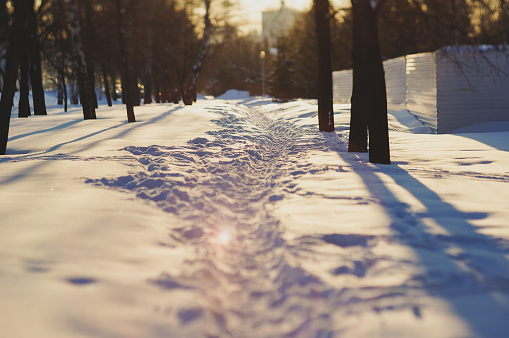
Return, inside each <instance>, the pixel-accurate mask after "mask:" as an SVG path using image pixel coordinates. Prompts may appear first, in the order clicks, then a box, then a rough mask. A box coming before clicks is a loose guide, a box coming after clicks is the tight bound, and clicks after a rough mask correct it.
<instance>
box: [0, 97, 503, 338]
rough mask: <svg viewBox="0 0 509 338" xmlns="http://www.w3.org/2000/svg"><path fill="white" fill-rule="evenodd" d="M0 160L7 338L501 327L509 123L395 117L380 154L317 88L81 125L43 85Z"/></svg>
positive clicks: (119, 113)
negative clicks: (352, 146) (385, 156)
mask: <svg viewBox="0 0 509 338" xmlns="http://www.w3.org/2000/svg"><path fill="white" fill-rule="evenodd" d="M48 106H50V107H51V108H50V110H49V115H48V116H32V117H30V118H28V119H18V118H17V113H16V111H14V112H13V117H12V120H11V130H10V139H9V143H8V150H7V155H5V156H2V157H0V217H1V218H0V219H1V221H0V223H1V225H0V314H1V316H0V336H2V337H51V338H53V337H503V336H505V335H507V332H509V321H508V320H507V318H509V208H508V207H507V206H508V202H509V153H508V152H509V142H508V140H509V126H508V125H507V123H505V122H504V123H484V124H480V125H476V126H470V127H466V128H463V129H461V130H458V131H457V133H453V134H443V135H435V134H431V133H430V130H429V129H428V128H426V127H424V126H423V125H422V124H421V123H420V122H419V121H418V120H416V119H415V118H414V117H413V116H412V115H410V114H408V112H406V111H398V112H390V115H389V124H390V129H391V131H390V136H391V151H392V161H393V164H392V165H390V166H388V165H374V164H370V163H369V162H368V158H367V154H357V153H348V152H347V139H348V123H349V106H348V105H336V106H335V111H336V114H335V120H336V132H335V133H320V132H319V131H318V130H317V117H316V111H317V106H316V102H315V101H295V102H290V103H285V104H276V103H273V102H271V100H270V99H267V98H252V97H251V98H250V97H247V95H246V93H239V92H229V93H227V94H225V96H223V97H222V99H207V100H206V99H202V100H198V102H197V103H196V104H195V105H193V106H184V105H173V104H153V105H147V106H142V107H136V119H137V121H138V122H136V123H131V124H128V123H127V122H126V116H125V115H126V114H125V108H124V106H122V105H115V106H114V107H111V108H109V107H107V106H104V105H101V106H100V108H99V109H98V110H97V116H98V119H97V120H87V121H84V120H83V118H82V113H81V110H80V108H79V107H72V109H71V111H70V112H69V113H64V112H63V110H62V108H61V107H58V106H56V104H55V100H54V98H52V97H49V98H48Z"/></svg>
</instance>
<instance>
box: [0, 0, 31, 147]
mask: <svg viewBox="0 0 509 338" xmlns="http://www.w3.org/2000/svg"><path fill="white" fill-rule="evenodd" d="M13 3H14V23H13V27H12V33H11V41H10V44H9V49H8V52H7V60H6V67H5V77H4V86H3V88H2V97H1V98H0V155H5V151H6V150H7V140H8V139H9V124H10V121H11V110H12V103H13V100H14V93H15V91H16V78H17V77H18V68H19V57H20V49H21V45H20V44H21V42H22V41H23V36H26V26H25V25H24V24H23V21H24V20H25V18H23V17H22V15H21V14H22V13H21V11H20V8H19V7H20V0H14V1H13Z"/></svg>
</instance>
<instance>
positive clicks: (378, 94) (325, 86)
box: [270, 0, 509, 164]
mask: <svg viewBox="0 0 509 338" xmlns="http://www.w3.org/2000/svg"><path fill="white" fill-rule="evenodd" d="M505 1H506V0H450V1H447V2H444V1H439V0H351V7H349V8H348V9H343V10H341V12H342V16H341V17H340V18H339V20H330V18H332V17H336V14H337V13H338V11H334V10H333V9H332V7H331V6H330V4H329V1H328V0H315V1H314V6H313V8H312V9H311V10H310V11H309V12H308V13H305V14H303V15H302V17H301V18H300V19H299V20H298V21H297V23H296V24H295V26H294V27H293V29H292V30H290V32H289V34H288V36H286V37H281V38H280V42H279V44H280V46H281V47H282V48H281V50H282V52H283V53H282V54H281V55H278V59H277V63H276V65H275V70H274V72H273V74H272V76H271V78H270V85H271V86H270V92H271V94H272V95H274V96H275V97H277V98H279V99H280V100H288V99H289V98H292V97H302V96H303V95H300V94H302V93H304V92H306V90H307V87H308V86H307V83H306V81H303V82H297V81H294V80H295V79H296V78H295V77H293V76H290V74H295V73H297V72H299V73H305V72H307V73H314V72H316V71H318V72H317V73H318V74H319V75H318V77H319V79H318V85H317V86H309V88H311V89H312V90H315V91H317V92H315V93H309V94H308V95H309V97H317V98H318V120H319V127H320V130H321V131H333V130H334V119H333V116H334V114H333V108H332V107H333V106H332V88H331V87H332V79H331V76H332V74H331V73H332V67H333V65H332V62H331V60H330V56H331V54H333V53H334V48H332V47H334V46H335V47H336V48H342V51H340V53H338V54H339V55H343V56H344V55H351V58H341V57H337V58H334V59H335V61H336V66H337V67H338V68H336V69H342V68H352V69H353V91H352V98H351V103H352V106H351V120H350V138H349V148H348V150H349V151H351V152H368V145H369V160H370V162H373V163H381V164H390V150H389V134H388V124H387V96H386V88H385V75H384V69H383V59H384V57H385V58H392V57H396V56H400V55H405V54H411V53H418V52H425V51H432V50H436V49H439V48H441V47H443V46H447V45H460V44H480V43H484V44H497V45H500V46H502V48H506V45H507V36H508V34H507V32H508V27H509V26H508V21H507V18H508V15H507V9H508V8H507V5H506V3H505ZM313 16H314V18H313ZM313 19H314V20H313ZM313 25H315V29H309V27H311V26H313ZM304 26H307V27H308V28H307V29H302V27H304ZM331 30H332V32H333V33H331ZM335 31H337V35H335V34H334V32H335ZM313 34H315V35H314V36H313ZM308 41H317V46H318V49H317V50H318V53H316V54H315V55H310V56H311V57H309V58H302V51H304V50H305V49H306V48H308V47H309V44H308ZM338 41H339V42H346V43H344V44H341V45H340V44H339V43H338ZM331 42H332V45H331ZM288 45H292V46H295V47H296V48H293V49H291V48H286V46H288ZM340 46H341V47H340ZM348 49H349V50H348ZM382 55H383V56H382ZM303 69H306V70H307V71H303ZM311 78H312V77H311ZM285 88H286V91H285ZM289 90H291V91H292V92H289Z"/></svg>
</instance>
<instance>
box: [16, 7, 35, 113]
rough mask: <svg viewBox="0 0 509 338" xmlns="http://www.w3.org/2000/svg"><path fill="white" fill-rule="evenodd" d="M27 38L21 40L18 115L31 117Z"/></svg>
mask: <svg viewBox="0 0 509 338" xmlns="http://www.w3.org/2000/svg"><path fill="white" fill-rule="evenodd" d="M22 7H23V6H22ZM26 38H27V37H25V39H23V40H22V41H21V42H20V43H21V49H20V56H19V101H18V117H29V116H30V115H32V114H31V112H30V80H29V68H30V57H29V55H28V41H27V39H26Z"/></svg>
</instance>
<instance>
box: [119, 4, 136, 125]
mask: <svg viewBox="0 0 509 338" xmlns="http://www.w3.org/2000/svg"><path fill="white" fill-rule="evenodd" d="M115 8H116V20H117V22H116V23H117V37H118V43H119V46H120V55H121V67H122V73H121V81H120V82H121V83H122V97H123V98H124V100H125V105H126V110H127V122H136V118H135V116H134V105H133V94H132V92H131V81H130V80H129V63H128V59H127V50H126V48H125V41H124V34H123V31H124V27H123V26H124V13H125V9H124V8H122V3H121V0H115Z"/></svg>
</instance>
